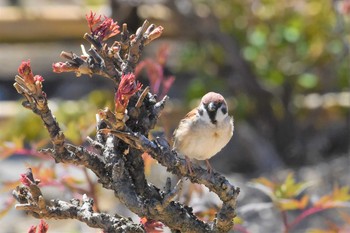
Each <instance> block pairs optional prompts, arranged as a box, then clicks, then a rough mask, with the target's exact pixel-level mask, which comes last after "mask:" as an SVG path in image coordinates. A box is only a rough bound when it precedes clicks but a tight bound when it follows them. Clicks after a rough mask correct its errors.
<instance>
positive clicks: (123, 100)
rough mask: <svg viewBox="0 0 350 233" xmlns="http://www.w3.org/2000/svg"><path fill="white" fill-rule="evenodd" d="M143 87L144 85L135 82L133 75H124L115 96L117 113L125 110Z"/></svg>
mask: <svg viewBox="0 0 350 233" xmlns="http://www.w3.org/2000/svg"><path fill="white" fill-rule="evenodd" d="M141 87H142V84H141V83H139V82H137V81H135V75H134V74H133V73H130V74H126V75H123V76H122V78H121V81H120V84H119V86H118V90H117V93H116V96H115V107H116V111H117V112H120V111H122V110H123V109H124V110H125V108H126V106H127V105H128V103H129V99H130V98H131V96H133V95H134V94H135V93H136V92H137V91H138V90H140V89H141Z"/></svg>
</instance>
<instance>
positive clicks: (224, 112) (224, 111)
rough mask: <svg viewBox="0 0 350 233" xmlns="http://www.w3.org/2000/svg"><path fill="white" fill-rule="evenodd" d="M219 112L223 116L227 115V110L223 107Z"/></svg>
mask: <svg viewBox="0 0 350 233" xmlns="http://www.w3.org/2000/svg"><path fill="white" fill-rule="evenodd" d="M221 111H222V113H223V114H224V115H225V114H226V113H227V108H225V107H223V108H221Z"/></svg>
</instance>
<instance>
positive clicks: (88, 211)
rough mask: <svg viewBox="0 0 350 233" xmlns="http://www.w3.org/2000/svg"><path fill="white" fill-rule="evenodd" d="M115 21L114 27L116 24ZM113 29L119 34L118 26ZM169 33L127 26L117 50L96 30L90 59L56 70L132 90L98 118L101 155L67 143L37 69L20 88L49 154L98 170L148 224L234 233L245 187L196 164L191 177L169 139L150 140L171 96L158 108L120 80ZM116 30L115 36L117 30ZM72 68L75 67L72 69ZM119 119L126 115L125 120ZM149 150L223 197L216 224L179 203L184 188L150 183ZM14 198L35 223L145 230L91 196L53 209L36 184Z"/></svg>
mask: <svg viewBox="0 0 350 233" xmlns="http://www.w3.org/2000/svg"><path fill="white" fill-rule="evenodd" d="M94 17H95V15H94V14H92V13H91V14H90V19H94ZM93 22H95V21H93V20H92V21H90V24H91V25H92V23H93ZM108 22H109V23H111V21H108ZM91 25H90V26H91ZM102 25H103V24H102ZM109 27H112V28H113V29H114V30H115V29H116V27H115V25H114V24H111V25H109ZM162 30H163V28H162V27H160V26H159V27H156V26H154V25H152V24H151V25H149V23H148V22H147V21H145V22H144V24H143V25H142V27H140V28H139V29H138V30H137V32H136V33H135V34H132V35H129V32H128V31H127V27H126V25H123V29H122V35H121V41H120V42H118V41H116V42H115V43H114V44H113V45H112V47H108V46H107V44H105V43H102V41H103V38H102V39H101V38H99V36H100V35H102V34H101V33H102V32H105V31H102V32H99V33H97V32H96V31H92V32H91V34H87V36H86V35H85V37H86V38H87V40H88V41H89V42H90V43H91V44H92V48H91V49H90V50H89V53H88V54H87V53H86V52H84V51H83V55H82V56H80V57H78V56H76V55H75V54H68V53H64V54H65V55H64V56H65V57H66V58H68V59H69V60H70V61H68V63H67V62H66V63H59V64H58V63H56V64H54V69H57V70H56V71H60V72H63V71H75V72H80V73H85V74H89V75H91V74H93V73H95V74H100V75H104V76H106V77H109V78H111V79H112V80H113V81H114V83H115V84H116V85H117V86H118V85H119V87H118V91H119V88H120V87H121V86H122V87H123V88H125V89H123V90H124V92H117V93H118V94H120V93H121V94H120V95H121V96H117V100H118V101H120V102H118V103H119V104H121V105H118V106H119V107H120V109H121V110H122V111H121V110H120V109H118V108H117V107H116V110H115V113H113V112H112V111H110V110H108V109H106V110H101V111H99V113H98V116H99V117H97V118H98V119H97V133H96V139H95V140H94V139H91V138H88V142H89V143H90V144H91V145H93V146H94V147H95V148H96V151H95V152H93V151H90V150H88V149H86V148H84V147H82V146H76V145H72V144H69V143H67V142H66V140H65V136H64V133H63V132H62V131H61V129H60V127H59V124H58V122H57V121H56V119H55V117H54V116H53V115H52V112H51V110H50V108H49V107H48V105H47V98H46V94H45V93H44V92H42V90H41V87H42V86H41V82H40V83H36V82H35V78H33V77H32V76H33V75H32V73H31V70H30V67H29V68H28V66H29V63H28V64H26V65H27V66H26V67H25V68H27V69H29V70H30V74H31V75H30V77H29V78H28V77H27V76H28V72H24V71H23V70H24V69H21V70H19V71H21V72H19V73H20V75H21V76H22V77H21V76H16V79H15V80H16V83H15V84H14V85H15V87H16V89H17V91H18V92H19V93H20V94H22V95H23V96H24V97H25V98H26V99H27V101H25V102H24V106H25V107H27V108H29V109H31V110H32V111H33V112H34V113H35V114H37V115H39V116H40V117H41V119H42V121H43V122H44V124H45V126H46V129H47V131H48V132H49V135H50V138H51V141H52V143H53V145H54V147H53V149H47V150H46V151H49V152H51V153H50V154H51V155H52V157H53V158H54V159H55V161H56V162H62V163H70V164H74V165H77V166H84V167H86V168H87V169H90V170H91V171H92V172H94V173H95V175H96V176H97V177H98V182H99V183H101V184H102V186H103V187H104V188H106V189H110V190H113V191H114V194H115V196H116V197H117V198H118V199H119V200H120V201H121V202H122V203H123V204H125V205H126V206H127V207H128V208H129V209H130V210H131V211H132V212H134V213H136V214H137V215H138V216H140V217H142V218H143V217H146V218H147V219H152V220H156V221H160V222H162V223H164V224H165V225H167V226H168V227H169V228H171V229H172V230H179V231H181V232H228V231H229V230H230V229H232V227H233V221H232V219H233V218H234V217H235V208H236V200H237V196H238V194H239V188H236V187H234V186H233V185H231V184H230V183H229V181H228V180H227V179H226V178H225V177H224V176H222V175H220V174H219V173H216V172H213V173H212V174H209V173H208V172H207V171H206V170H205V169H203V168H201V167H199V166H198V165H192V167H193V174H188V171H187V166H186V162H185V160H184V159H182V158H179V157H178V155H177V154H176V152H174V151H172V150H171V148H170V146H169V144H168V142H167V141H165V139H161V138H157V139H156V140H153V141H151V140H149V139H148V134H149V131H150V130H151V129H153V128H154V127H155V125H156V123H157V120H158V118H159V116H160V114H161V112H162V110H163V108H164V106H165V104H166V101H167V99H168V97H167V96H165V97H164V98H163V99H162V100H161V101H159V102H157V101H156V98H155V96H154V95H152V94H151V93H150V92H149V91H148V89H147V88H146V89H145V90H143V91H139V88H140V86H138V85H137V83H136V81H135V80H134V79H132V78H130V76H128V77H129V78H130V79H129V81H130V82H129V81H128V82H125V79H123V81H124V82H119V81H120V78H121V76H120V75H125V74H128V73H131V72H133V70H134V68H135V65H136V64H137V62H138V61H139V58H140V56H141V53H142V50H143V46H144V45H145V44H148V43H149V42H151V41H152V40H154V39H155V38H157V37H158V36H160V34H161V32H162ZM108 32H110V33H111V31H108ZM112 33H116V31H112ZM103 35H106V34H103ZM113 46H115V47H113ZM83 50H84V49H83ZM67 54H68V55H67ZM115 55H116V56H115ZM68 65H69V66H68ZM73 66H74V67H73ZM65 67H66V68H67V67H68V68H67V69H66V70H65ZM72 67H73V68H72ZM25 71H28V70H25ZM122 78H125V76H122ZM38 80H43V79H38ZM33 83H35V85H34V84H33ZM122 84H123V85H124V86H123V85H122ZM123 93H124V96H123ZM130 93H132V94H130ZM118 98H119V99H118ZM117 100H116V101H117ZM125 110H126V111H125ZM117 114H120V115H122V116H123V117H122V118H121V119H119V118H117ZM118 116H119V115H118ZM117 121H118V122H117ZM117 123H121V125H122V127H117V126H118V124H117ZM117 129H118V130H117ZM121 129H122V130H121ZM144 152H147V153H148V154H150V155H151V156H152V157H153V158H154V159H156V160H157V161H158V162H159V163H160V164H162V165H163V166H165V167H166V168H167V170H168V171H170V172H172V173H173V174H175V175H177V176H179V177H188V178H189V179H190V180H191V181H192V182H195V183H199V184H203V185H205V186H206V187H208V188H209V189H210V190H211V191H213V192H215V193H216V194H217V195H218V196H219V197H220V199H221V200H222V202H223V205H222V208H221V209H220V210H219V212H218V213H217V215H216V218H215V220H214V222H213V223H205V222H203V221H201V220H200V219H199V218H198V217H196V216H195V215H194V214H193V212H192V208H191V207H188V206H184V205H182V204H181V203H178V202H175V201H174V200H173V199H174V197H175V196H176V194H177V190H178V189H180V185H177V186H175V188H174V189H173V190H172V191H169V190H170V188H169V187H168V188H167V190H165V191H163V190H160V189H159V188H157V187H156V186H154V185H153V184H151V183H149V182H147V180H146V177H145V174H144V163H143V160H142V157H141V155H142V154H143V153H144ZM168 186H170V185H168ZM35 190H36V191H35ZM34 191H35V192H34ZM35 193H36V194H35ZM34 194H35V195H34ZM14 196H15V197H16V199H17V200H18V201H19V202H20V203H21V204H20V205H18V207H17V208H19V209H23V210H26V211H28V212H29V213H30V214H32V215H34V216H35V217H39V218H57V219H63V218H76V219H78V220H80V221H83V222H86V223H87V224H92V226H93V227H101V228H102V229H105V230H108V231H109V232H119V229H121V228H119V227H121V226H120V225H118V224H120V221H122V223H123V224H125V225H126V227H130V229H133V228H135V230H134V232H138V231H140V232H141V231H143V229H142V228H141V227H140V226H139V225H135V224H132V223H130V222H129V221H128V220H125V219H123V218H115V217H111V216H109V215H107V214H102V213H101V214H99V213H94V212H93V211H92V201H91V199H88V198H86V197H84V198H83V203H82V205H80V204H79V202H78V201H76V200H75V201H73V202H71V203H66V202H62V201H51V202H50V203H49V204H47V202H46V201H44V199H43V197H42V194H41V191H40V189H39V188H38V186H37V183H35V181H34V179H33V181H32V182H30V185H29V186H28V187H17V189H16V190H15V192H14ZM33 197H35V198H33ZM55 211H56V212H57V213H56V212H55ZM126 229H129V228H126ZM130 232H132V231H130Z"/></svg>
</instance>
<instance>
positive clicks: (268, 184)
mask: <svg viewBox="0 0 350 233" xmlns="http://www.w3.org/2000/svg"><path fill="white" fill-rule="evenodd" d="M251 185H252V187H254V188H257V189H258V190H260V191H262V192H263V193H265V194H266V195H268V196H269V197H270V199H271V201H272V203H273V205H274V206H275V208H277V210H278V211H279V212H280V213H281V219H282V220H283V224H284V232H290V231H291V230H292V229H293V228H294V227H296V226H297V225H299V224H300V223H301V222H302V221H304V220H305V219H306V218H307V217H309V216H313V215H315V214H317V213H319V212H321V211H325V210H328V209H333V208H345V207H350V192H349V190H350V187H348V186H344V187H338V186H335V187H334V189H333V191H332V192H331V193H329V194H325V195H323V196H321V197H319V198H318V199H317V200H312V201H311V200H310V199H311V198H310V195H308V194H307V193H305V189H306V188H307V187H309V186H310V184H308V183H307V182H296V180H295V177H294V175H293V174H292V173H290V174H288V175H287V177H286V179H285V180H284V181H282V182H278V181H272V180H269V179H267V178H264V177H260V178H258V179H255V180H253V182H252V183H251ZM296 210H298V211H299V212H298V214H297V216H296V217H295V218H294V219H293V220H290V219H289V218H288V215H287V213H288V212H289V211H296ZM340 213H341V212H340ZM346 216H347V215H345V214H340V217H341V218H342V219H343V220H344V222H345V223H346V222H347V221H348V220H349V218H345V217H346ZM333 225H334V226H337V224H335V223H334V224H333ZM311 232H322V230H312V231H311Z"/></svg>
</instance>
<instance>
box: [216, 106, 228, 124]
mask: <svg viewBox="0 0 350 233" xmlns="http://www.w3.org/2000/svg"><path fill="white" fill-rule="evenodd" d="M221 108H223V107H220V108H219V109H218V111H217V113H216V120H217V121H218V122H221V121H223V120H224V119H225V118H226V117H227V112H226V114H224V113H223V112H222V110H221Z"/></svg>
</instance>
